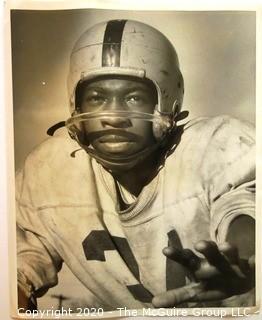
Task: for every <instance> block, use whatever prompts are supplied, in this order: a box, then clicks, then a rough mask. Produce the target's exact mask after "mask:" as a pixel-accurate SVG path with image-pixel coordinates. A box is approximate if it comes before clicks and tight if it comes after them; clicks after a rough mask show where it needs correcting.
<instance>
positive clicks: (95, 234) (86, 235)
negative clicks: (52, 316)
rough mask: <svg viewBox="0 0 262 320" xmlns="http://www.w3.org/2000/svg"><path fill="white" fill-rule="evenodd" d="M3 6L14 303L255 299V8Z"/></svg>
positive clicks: (127, 304) (251, 302)
mask: <svg viewBox="0 0 262 320" xmlns="http://www.w3.org/2000/svg"><path fill="white" fill-rule="evenodd" d="M10 15H11V45H12V81H13V118H14V150H15V170H16V184H15V188H16V222H17V231H16V239H17V245H16V248H17V252H16V263H17V288H18V289H17V290H18V291H17V292H18V294H17V295H18V296H17V303H18V309H19V310H20V311H19V312H21V313H24V312H26V311H29V310H31V311H33V310H39V311H40V310H42V311H43V312H44V310H50V309H52V308H53V310H60V311H61V310H63V309H64V310H65V309H66V310H69V309H71V310H72V312H74V313H81V312H82V311H83V310H85V311H83V312H86V313H87V314H85V315H86V316H90V315H91V313H92V312H97V313H99V312H100V315H101V316H103V315H106V314H109V313H110V312H112V311H116V312H120V310H122V309H124V308H126V309H128V310H143V309H145V308H151V309H157V308H165V309H167V310H168V308H186V309H190V308H195V307H198V308H207V307H219V308H222V307H230V308H241V307H254V306H256V293H255V292H256V285H255V284H256V281H255V280H256V279H255V255H256V252H255V242H256V241H255V211H256V210H255V162H256V153H255V119H256V92H255V88H256V12H255V11H171V10H170V11H133V10H132V11H131V10H130V11H128V10H105V9H70V10H11V11H10ZM122 315H123V314H122Z"/></svg>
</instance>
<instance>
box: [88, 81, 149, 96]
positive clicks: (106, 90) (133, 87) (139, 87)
mask: <svg viewBox="0 0 262 320" xmlns="http://www.w3.org/2000/svg"><path fill="white" fill-rule="evenodd" d="M145 89H146V90H147V91H151V90H150V88H147V87H146V88H145V87H144V86H143V85H140V84H139V83H138V84H134V85H130V86H128V87H126V88H123V87H120V88H116V89H115V88H114V89H111V88H106V87H104V86H99V85H95V84H90V85H89V86H87V87H86V88H85V89H84V90H85V92H89V91H98V92H101V93H111V92H112V91H114V92H115V91H120V92H123V93H125V94H127V93H130V92H133V91H142V92H144V91H145Z"/></svg>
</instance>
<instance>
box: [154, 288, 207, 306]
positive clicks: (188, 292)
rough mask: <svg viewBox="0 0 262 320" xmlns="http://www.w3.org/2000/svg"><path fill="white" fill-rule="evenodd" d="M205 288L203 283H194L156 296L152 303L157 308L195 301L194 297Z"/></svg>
mask: <svg viewBox="0 0 262 320" xmlns="http://www.w3.org/2000/svg"><path fill="white" fill-rule="evenodd" d="M203 290H204V287H203V284H202V283H193V284H190V285H187V286H184V287H181V288H178V289H174V290H169V291H166V292H164V293H161V294H159V295H157V296H155V297H154V298H153V300H152V304H153V306H154V307H156V308H168V307H174V306H177V305H179V304H181V303H183V302H189V301H193V300H192V299H194V297H196V296H197V294H198V293H200V292H202V291H203Z"/></svg>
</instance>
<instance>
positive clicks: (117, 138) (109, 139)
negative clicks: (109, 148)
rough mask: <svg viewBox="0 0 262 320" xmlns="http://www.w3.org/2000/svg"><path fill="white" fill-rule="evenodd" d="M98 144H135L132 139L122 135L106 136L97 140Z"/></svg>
mask: <svg viewBox="0 0 262 320" xmlns="http://www.w3.org/2000/svg"><path fill="white" fill-rule="evenodd" d="M98 141H99V142H100V143H117V144H123V143H130V142H135V141H134V140H133V139H132V138H130V137H129V138H128V137H125V136H122V135H114V134H110V135H106V136H103V137H101V138H99V139H98Z"/></svg>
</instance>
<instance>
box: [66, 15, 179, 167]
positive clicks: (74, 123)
mask: <svg viewBox="0 0 262 320" xmlns="http://www.w3.org/2000/svg"><path fill="white" fill-rule="evenodd" d="M105 75H106V76H108V75H109V76H110V75H112V77H113V76H130V77H136V78H139V79H145V80H150V81H151V82H152V83H153V84H154V85H155V88H156V90H157V96H158V102H157V104H156V106H155V111H154V114H144V113H139V112H127V111H120V112H118V111H116V112H95V113H94V112H93V113H81V110H80V108H79V106H77V105H76V92H77V89H78V86H79V85H80V84H81V83H83V82H85V81H87V80H88V81H90V80H92V79H95V78H98V77H101V76H105ZM68 91H69V105H70V113H71V118H69V119H68V120H67V121H66V126H67V128H68V131H69V133H70V136H71V137H72V138H73V139H75V140H77V141H78V143H79V144H80V145H81V147H83V148H84V149H85V150H86V151H87V152H88V153H89V154H90V155H91V156H92V157H94V158H96V159H97V161H98V162H100V163H101V164H102V165H103V166H104V167H105V168H107V169H108V170H111V171H114V170H127V169H130V168H132V167H134V166H135V165H136V164H137V163H139V162H141V161H142V160H143V159H145V158H146V157H147V156H148V155H149V154H151V153H152V152H153V151H154V150H156V149H157V148H158V147H159V145H160V144H161V143H163V141H164V140H165V138H166V137H167V136H168V134H169V133H170V132H171V131H172V130H173V129H174V127H175V119H176V116H177V114H178V113H179V112H180V110H181V107H182V101H183V94H184V82H183V77H182V74H181V72H180V69H179V62H178V57H177V54H176V51H175V49H174V47H173V45H172V44H171V43H170V41H169V40H168V39H167V38H166V37H165V36H164V35H163V34H162V33H161V32H159V31H158V30H156V29H155V28H153V27H151V26H149V25H146V24H144V23H141V22H138V21H131V20H111V21H108V22H102V23H99V24H97V25H95V26H93V27H92V28H91V29H88V30H87V31H86V32H85V33H83V34H82V36H81V37H80V38H79V40H78V41H77V42H76V44H75V46H74V48H73V51H72V54H71V58H70V70H69V76H68ZM115 116H117V117H128V118H130V119H132V118H135V119H141V120H143V121H151V122H152V130H153V135H154V137H155V140H156V144H155V145H154V146H153V147H149V148H147V149H146V150H143V151H140V152H138V153H136V154H134V155H132V156H128V157H126V156H125V157H121V156H117V157H115V156H114V157H113V156H109V155H103V154H99V152H97V150H94V149H93V148H92V147H91V146H90V142H89V141H88V138H86V136H85V132H84V130H83V122H87V121H92V119H99V118H103V117H115Z"/></svg>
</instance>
